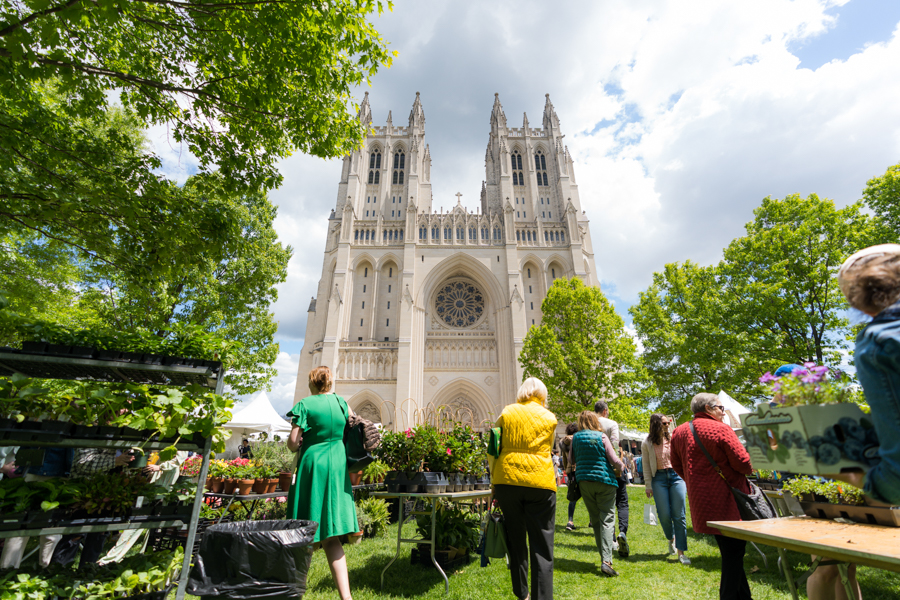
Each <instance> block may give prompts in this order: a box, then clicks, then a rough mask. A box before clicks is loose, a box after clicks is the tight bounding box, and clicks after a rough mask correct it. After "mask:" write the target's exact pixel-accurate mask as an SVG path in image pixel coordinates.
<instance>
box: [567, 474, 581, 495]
mask: <svg viewBox="0 0 900 600" xmlns="http://www.w3.org/2000/svg"><path fill="white" fill-rule="evenodd" d="M568 486H569V489H567V490H566V500H568V501H569V502H577V501H578V500H580V499H581V489H580V488H579V487H578V479H577V478H576V477H575V471H572V474H571V475H569V483H568Z"/></svg>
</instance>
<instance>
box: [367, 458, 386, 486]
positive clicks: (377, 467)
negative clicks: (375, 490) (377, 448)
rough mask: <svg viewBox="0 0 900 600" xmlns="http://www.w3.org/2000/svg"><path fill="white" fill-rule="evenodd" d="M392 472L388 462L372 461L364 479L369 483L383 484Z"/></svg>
mask: <svg viewBox="0 0 900 600" xmlns="http://www.w3.org/2000/svg"><path fill="white" fill-rule="evenodd" d="M390 470H391V468H390V467H389V466H388V464H387V463H386V462H384V461H381V460H376V461H372V462H371V463H369V465H368V466H367V467H366V468H365V469H364V470H363V478H364V479H365V480H366V482H368V483H381V482H382V481H384V476H385V475H387V474H388V471H390Z"/></svg>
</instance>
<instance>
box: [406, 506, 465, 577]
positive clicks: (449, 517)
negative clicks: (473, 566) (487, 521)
mask: <svg viewBox="0 0 900 600" xmlns="http://www.w3.org/2000/svg"><path fill="white" fill-rule="evenodd" d="M438 502H441V504H442V506H441V507H440V509H439V510H438V511H436V512H435V535H434V543H435V553H434V554H435V559H436V560H437V561H438V563H439V564H442V565H443V566H447V567H450V566H452V562H451V561H453V560H454V559H455V558H461V559H466V557H467V556H468V554H469V551H470V550H472V549H474V548H476V547H477V546H478V541H479V537H480V531H481V519H480V517H479V516H478V514H477V513H472V512H469V511H467V510H465V509H463V508H462V507H460V506H458V505H456V504H453V503H451V502H448V501H446V500H443V501H440V500H439V501H438ZM416 534H417V535H419V536H421V537H422V538H423V539H430V538H431V516H430V515H418V516H417V517H416ZM418 556H419V559H420V562H421V563H422V564H424V565H426V566H427V565H430V564H431V560H430V549H429V548H428V546H424V545H423V546H420V547H419V548H418ZM426 561H427V562H426Z"/></svg>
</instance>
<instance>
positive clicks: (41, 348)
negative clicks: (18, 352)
mask: <svg viewBox="0 0 900 600" xmlns="http://www.w3.org/2000/svg"><path fill="white" fill-rule="evenodd" d="M48 345H49V344H46V343H44V342H22V352H32V353H34V354H46V352H47V346H48Z"/></svg>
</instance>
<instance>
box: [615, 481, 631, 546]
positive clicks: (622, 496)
mask: <svg viewBox="0 0 900 600" xmlns="http://www.w3.org/2000/svg"><path fill="white" fill-rule="evenodd" d="M617 482H618V484H619V487H618V488H617V489H616V509H617V510H618V511H619V533H624V534H625V535H628V482H627V481H625V479H624V478H621V479H618V480H617Z"/></svg>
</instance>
